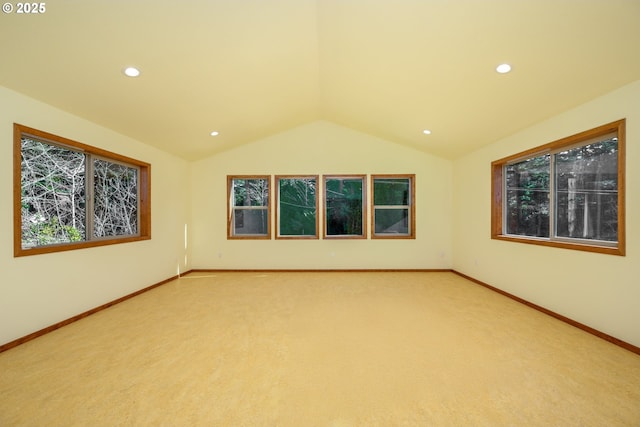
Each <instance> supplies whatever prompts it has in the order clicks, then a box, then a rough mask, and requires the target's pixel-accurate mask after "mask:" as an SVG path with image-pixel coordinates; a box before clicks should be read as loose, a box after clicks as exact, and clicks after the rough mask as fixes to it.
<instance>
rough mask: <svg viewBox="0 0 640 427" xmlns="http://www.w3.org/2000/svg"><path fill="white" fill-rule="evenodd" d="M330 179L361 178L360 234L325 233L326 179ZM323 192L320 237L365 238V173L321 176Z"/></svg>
mask: <svg viewBox="0 0 640 427" xmlns="http://www.w3.org/2000/svg"><path fill="white" fill-rule="evenodd" d="M330 179H361V180H362V234H354V235H331V234H327V180H330ZM322 186H323V189H322V194H323V203H322V206H323V208H324V209H323V225H322V238H323V239H327V240H334V239H335V240H340V239H366V238H367V175H359V174H342V175H339V174H338V175H323V176H322Z"/></svg>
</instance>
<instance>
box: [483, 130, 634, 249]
mask: <svg viewBox="0 0 640 427" xmlns="http://www.w3.org/2000/svg"><path fill="white" fill-rule="evenodd" d="M625 124H626V119H621V120H617V121H615V122H611V123H607V124H605V125H602V126H598V127H596V128H594V129H589V130H587V131H584V132H580V133H578V134H575V135H571V136H568V137H565V138H562V139H559V140H557V141H553V142H550V143H548V144H544V145H541V146H539V147H535V148H532V149H529V150H526V151H523V152H520V153H517V154H514V155H511V156H508V157H504V158H502V159H499V160H495V161H493V162H491V238H492V239H495V240H504V241H510V242H520V243H528V244H533V245H540V246H550V247H556V248H564V249H573V250H580V251H586V252H594V253H602V254H609V255H620V256H624V255H625V250H626V249H625V247H626V245H625V243H626V238H625V235H626V233H625V188H626V187H625V169H626V151H625V141H626V133H625ZM611 132H617V134H618V244H617V246H616V247H606V246H598V245H595V244H593V245H592V244H587V243H573V242H566V241H557V240H550V239H546V238H537V237H523V236H514V235H507V234H504V233H503V197H504V195H503V178H504V166H505V165H506V164H507V163H510V162H513V161H515V160H518V159H526V158H529V157H533V156H535V155H537V154H544V153H546V152H551V151H556V150H558V149H561V148H569V147H572V146H576V145H577V144H580V143H581V142H586V141H588V140H590V139H593V138H596V137H598V136H602V135H606V134H608V133H611Z"/></svg>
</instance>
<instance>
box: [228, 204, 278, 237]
mask: <svg viewBox="0 0 640 427" xmlns="http://www.w3.org/2000/svg"><path fill="white" fill-rule="evenodd" d="M233 226H234V228H233V232H234V234H235V235H267V234H268V233H269V214H268V211H267V209H266V208H259V209H240V208H236V209H234V210H233Z"/></svg>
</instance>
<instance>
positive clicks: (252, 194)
mask: <svg viewBox="0 0 640 427" xmlns="http://www.w3.org/2000/svg"><path fill="white" fill-rule="evenodd" d="M233 200H234V202H233V204H234V206H268V205H269V181H268V180H266V179H234V180H233Z"/></svg>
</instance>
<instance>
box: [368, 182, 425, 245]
mask: <svg viewBox="0 0 640 427" xmlns="http://www.w3.org/2000/svg"><path fill="white" fill-rule="evenodd" d="M379 178H393V179H409V182H410V184H411V188H410V197H411V204H410V205H409V216H410V218H409V227H410V230H409V233H408V234H376V231H375V230H376V228H375V227H376V223H375V210H376V209H375V197H374V194H375V193H374V192H375V184H374V183H375V180H376V179H379ZM370 179H371V238H372V239H415V238H416V175H415V174H376V175H371V178H370Z"/></svg>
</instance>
